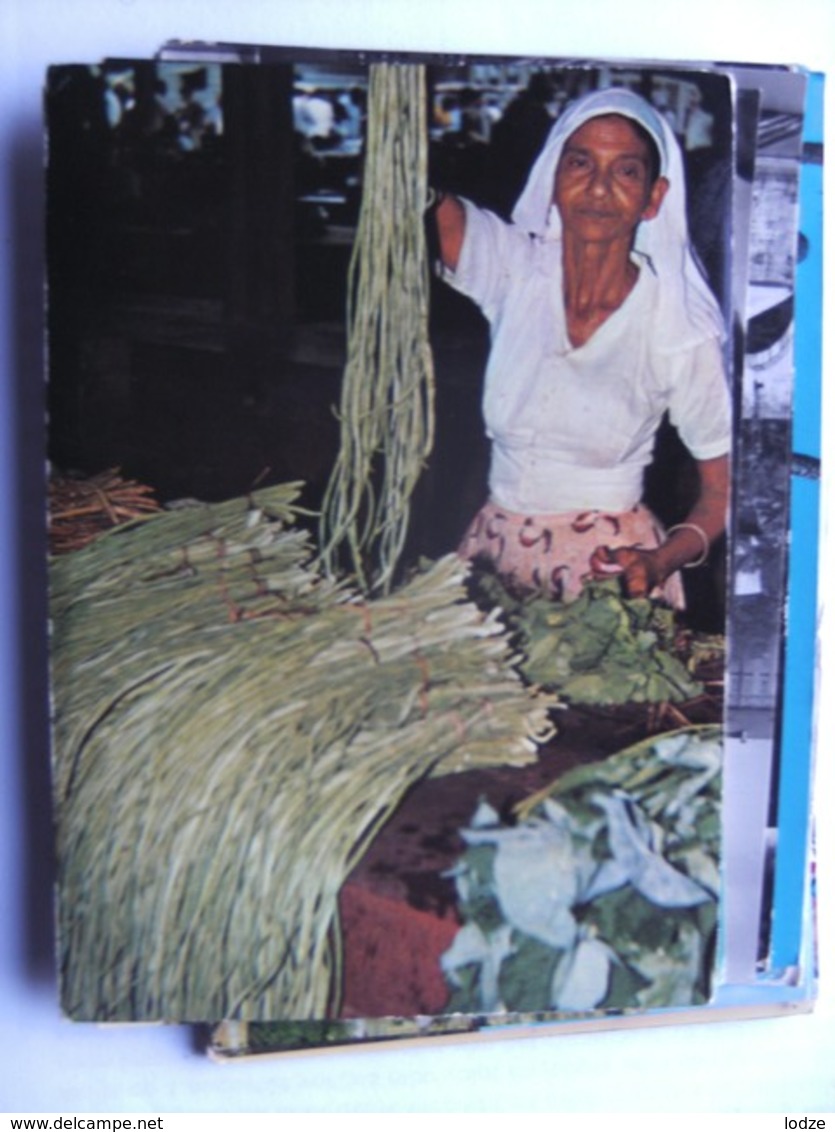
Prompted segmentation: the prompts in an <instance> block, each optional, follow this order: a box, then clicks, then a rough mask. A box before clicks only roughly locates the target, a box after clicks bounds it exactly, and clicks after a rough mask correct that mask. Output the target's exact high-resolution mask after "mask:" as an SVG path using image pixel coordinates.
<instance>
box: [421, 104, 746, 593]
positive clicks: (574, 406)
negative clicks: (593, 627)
mask: <svg viewBox="0 0 835 1132" xmlns="http://www.w3.org/2000/svg"><path fill="white" fill-rule="evenodd" d="M436 219H437V225H438V236H439V241H440V253H441V263H442V274H443V276H444V278H445V279H446V280H447V281H448V282H449V283H450V284H451V285H452V286H453V287H455V288H456V289H458V290H459V291H461V292H462V293H464V294H465V295H467V296H469V297H470V298H471V299H473V300H474V301H475V302H476V303H477V304H478V305H479V306H480V307H481V309H482V311H483V312H484V314H485V316H486V317H487V319H488V320H489V322H490V328H491V352H490V358H489V362H488V366H487V373H486V377H485V389H484V397H483V411H484V418H485V422H486V426H487V434H488V436H489V438H490V440H491V462H490V476H489V489H490V495H489V500H488V502H487V503H486V504H485V506H484V507H483V508H482V509H481V510H480V511H479V513H478V514H477V515H476V517H475V519H474V520H473V522H472V524H471V526H470V528H469V530H468V531H467V533H466V535H465V538H464V541H463V543H462V546H461V552H462V553H463V554H464V555H466V556H468V557H475V556H487V557H488V558H490V559H491V560H492V561H493V562H494V563H495V565H496V568H497V570H498V572H499V573H500V574H501V575H503V576H505V577H506V579H507V580H509V581H510V582H511V583H512V584H515V585H516V586H517V587H522V588H527V589H536V590H544V591H546V592H550V593H551V594H553V595H554V596H556V597H562V598H565V599H570V598H572V597H574V596H576V595H577V593H579V591H580V589H581V587H582V585H583V583H584V581H585V580H586V579H587V578H589V577H601V576H606V575H610V574H620V575H622V576H623V579H624V584H625V588H626V591H627V593H629V594H630V595H631V596H642V595H646V594H649V593H656V594H663V595H664V596H665V597H666V599H667V600H668V601H669V602H670V603H671V604H673V605H675V606H678V607H681V606H682V605H683V591H682V586H681V579H680V575H679V574H678V570H679V568H680V567H682V566H688V565H697V564H698V563H700V562H702V561H704V559H705V558H706V557H707V554H708V551H709V549H710V545H711V543H712V542H713V541H714V540H715V539H716V538H717V537H718V536H719V535H720V534H721V532H722V531H723V529H724V526H725V519H726V508H727V497H728V463H729V461H728V452H729V448H730V412H729V398H728V391H727V382H726V378H725V369H724V363H723V351H722V339H723V322H722V317H721V314H720V311H719V308H718V305H717V303H716V300H715V299H714V297H713V295H712V294H711V292H710V289H709V287H708V285H707V283H706V282H705V279H704V277H703V275H702V273H701V271H700V269H699V266H698V264H697V263H696V260H695V258H694V254H693V252H692V250H691V246H690V242H689V238H688V233H687V221H686V215H685V186H684V178H683V171H682V159H681V153H680V150H679V148H678V143H677V142H676V139H675V136H674V135H673V133H672V131H671V130H670V127H669V125H668V124H667V123H666V121H664V120H663V119H662V118H661V117H660V116H659V115H657V114H656V113H655V111H654V110H653V109H652V107H650V106H649V105H648V104H647V103H646V102H645V101H644V100H643V99H642V98H640V97H638V96H637V95H635V94H632V93H631V92H630V91H626V90H621V89H614V90H608V91H599V92H596V93H594V94H591V95H588V96H586V97H585V98H582V99H580V100H578V101H577V102H576V103H574V104H573V105H572V106H570V107H569V108H568V109H567V110H566V111H565V113H564V114H563V115H562V116H561V117H560V118H559V120H558V121H557V123H556V124H555V126H554V128H553V130H552V131H551V134H550V136H549V137H548V139H547V140H546V143H545V145H544V147H543V150H542V152H541V154H540V155H539V157H538V159H537V161H536V162H535V164H534V166H533V169H532V171H531V174H530V177H529V179H528V182H527V185H526V186H525V188H524V190H523V192H522V194H521V196H520V198H519V200H518V202H517V204H516V207H515V209H514V211H513V217H512V219H513V222H512V223H510V224H508V223H506V222H504V221H503V220H500V219H499V218H498V217H497V216H495V215H493V214H492V213H490V212H486V211H483V210H481V209H478V208H476V207H475V206H474V205H473V204H472V203H470V202H469V201H465V200H462V199H459V198H456V197H453V196H446V195H445V196H442V198H441V199H440V202H439V204H438V206H437V209H436ZM665 413H669V417H670V420H671V421H672V423H673V425H674V426H675V427H676V428H677V430H678V432H679V435H680V436H681V438H682V440H683V442H684V444H685V445H686V447H687V448H688V449H689V451H690V452H691V453H692V455H693V457H694V458H695V460H696V463H697V467H698V472H699V494H698V498H697V500H696V502H695V504H694V506H693V508H692V510H691V511H690V513H689V514H688V515H686V516H684V517H683V520H682V522H680V523H679V524H677V525H676V526H674V527H671V528H670V529H669V530H668V531H667V532H666V533H665V532H664V531H663V529H662V528H661V526H660V524H659V523H658V521H657V520H656V519H655V517H654V516H653V515H652V514H651V513H650V512H649V510H648V509H647V508H646V507H645V506H644V504H643V503H642V502H641V497H642V493H643V474H644V469H645V468H646V466H647V465H648V464H649V463H650V461H651V459H652V455H653V447H654V442H655V435H656V432H657V429H658V427H659V424H660V423H661V420H662V417H663V416H664V414H665Z"/></svg>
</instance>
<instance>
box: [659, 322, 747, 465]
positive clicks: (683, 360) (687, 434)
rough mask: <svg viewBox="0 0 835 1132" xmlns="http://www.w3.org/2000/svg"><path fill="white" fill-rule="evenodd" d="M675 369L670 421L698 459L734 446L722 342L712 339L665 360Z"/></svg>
mask: <svg viewBox="0 0 835 1132" xmlns="http://www.w3.org/2000/svg"><path fill="white" fill-rule="evenodd" d="M665 362H666V364H667V365H669V366H670V367H671V369H672V372H671V374H670V376H671V379H672V387H671V392H670V402H669V409H670V420H671V421H672V423H673V424H674V425H675V427H676V429H677V430H678V433H679V436H680V437H681V439H682V441H683V442H684V444H685V445H686V446H687V448H688V449H689V451H690V452H691V453H692V455H693V456H694V457H695V459H697V460H712V459H715V458H716V457H718V456H724V455H726V454H727V453H728V452H729V451H730V449H731V405H730V395H729V392H728V383H727V380H726V377H725V364H724V360H723V356H722V347H721V344H720V343H719V342H718V341H717V340H715V339H709V340H707V341H705V342H702V343H700V344H699V345H697V346H694V347H693V348H692V349H691V350H688V351H686V352H683V353H681V354H679V355H668V356H667V358H666V359H665Z"/></svg>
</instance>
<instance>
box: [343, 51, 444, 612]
mask: <svg viewBox="0 0 835 1132" xmlns="http://www.w3.org/2000/svg"><path fill="white" fill-rule="evenodd" d="M426 173H427V133H426V92H425V68H424V67H422V66H418V65H414V64H410V65H405V64H400V63H394V64H387V63H379V64H375V65H374V66H372V67H371V71H370V79H369V97H368V135H367V140H366V153H365V165H364V171H363V195H362V205H361V209H360V215H359V222H358V226H357V234H356V239H355V241H354V248H353V253H352V257H351V263H350V267H349V276H348V314H347V323H348V348H347V362H346V366H345V372H344V375H343V379H342V391H341V400H340V406H339V421H340V430H341V433H340V450H339V454H338V456H337V460H336V464H335V466H334V469H333V473H332V475H331V479H330V482H329V485H328V490H327V494H326V497H325V502H324V505H323V517H322V525H321V542H322V547H323V562H324V565H325V569H326V570H327V571H328V572H330V573H336V572H338V569H339V567H340V565H342V564H345V565H347V566H348V567H349V568H350V569H351V570H352V571H353V572H354V573H355V575H356V577H357V579H358V582H359V584H360V586H361V587H362V588H363V590H365V591H366V592H369V591H375V592H379V591H383V592H389V590H390V588H391V585H392V582H393V579H394V575H395V570H396V567H397V563H398V560H399V557H400V555H401V552H402V550H403V544H404V542H405V538H406V533H407V527H408V521H409V504H410V499H411V496H412V492H413V491H414V488H415V485H416V483H417V480H418V478H419V476H420V473H421V470H422V467H423V463H424V461H425V460H426V458H427V457H428V455H429V453H430V452H431V450H432V443H433V431H434V374H433V363H432V353H431V350H430V347H429V338H428V330H427V324H428V311H429V269H428V261H427V256H426V246H425V244H426V242H425V231H424V210H425V207H426V194H427V189H426Z"/></svg>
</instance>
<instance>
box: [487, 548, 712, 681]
mask: <svg viewBox="0 0 835 1132" xmlns="http://www.w3.org/2000/svg"><path fill="white" fill-rule="evenodd" d="M473 588H474V593H475V595H476V598H475V600H476V601H480V602H484V603H485V604H488V605H489V604H493V605H496V606H498V607H499V608H500V609H501V610H502V612H503V614H504V616H505V618H506V620H507V622H508V625H509V626H510V628H511V630H512V631H513V632H514V634H515V644H516V646H517V648H518V650H519V652H520V654H521V659H520V662H519V671H520V672H521V673H522V675H523V676H524V677H525V679H526V680H528V681H529V682H530V683H531V684H535V685H538V686H540V687H543V688H547V689H548V690H549V691H555V692H558V693H559V694H560V695H561V696H562V697H564V698H565V699H566V700H569V701H572V702H574V703H584V704H626V703H665V702H666V703H681V702H683V701H685V700H689V699H692V698H693V697H694V696H698V695H701V693H702V692H703V690H704V689H703V687H702V685H701V684H700V683H699V682H698V681H697V680H696V679H694V677H693V676H692V675H691V673H690V672H688V670H687V668H686V667H685V665H684V664H682V663H681V661H680V660H679V659H678V658H677V657H676V656H675V655H674V654H673V652H672V645H673V641H674V637H675V615H674V613H673V611H672V610H671V609H669V608H668V607H666V606H663V605H661V604H660V603H659V602H656V601H651V600H650V599H648V598H625V597H623V596H622V594H621V593H620V587H619V584H618V582H617V581H615V580H611V581H602V582H589V583H588V584H587V585H586V586H585V587H584V589H583V591H582V593H581V594H580V595H579V597H577V598H576V599H575V600H574V601H571V602H560V601H555V600H553V599H552V598H550V597H545V596H540V595H536V594H534V595H528V596H523V597H517V596H515V595H514V594H512V593H510V592H509V591H508V590H507V589H506V587H505V586H504V585H503V583H502V582H501V580H500V579H499V578H498V577H497V576H496V575H495V573H491V572H489V571H487V570H482V569H477V570H476V571H475V572H474V575H473Z"/></svg>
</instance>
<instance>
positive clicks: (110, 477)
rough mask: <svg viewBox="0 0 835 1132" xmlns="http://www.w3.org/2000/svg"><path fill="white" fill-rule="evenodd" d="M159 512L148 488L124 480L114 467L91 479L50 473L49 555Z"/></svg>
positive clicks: (129, 480) (74, 546)
mask: <svg viewBox="0 0 835 1132" xmlns="http://www.w3.org/2000/svg"><path fill="white" fill-rule="evenodd" d="M159 509H160V505H159V503H158V502H157V501H156V499H155V498H154V494H153V491H152V489H151V488H150V487H147V486H146V485H145V484H141V483H137V481H136V480H131V479H124V478H123V476H122V475H121V473H120V470H119V469H118V468H111V469H109V470H108V471H106V472H100V473H99V474H98V475H94V476H69V475H62V474H60V473H59V472H53V473H52V475H51V476H50V479H49V549H50V553H51V554H65V553H67V552H68V551H71V550H79V549H80V548H81V547H82V546H86V545H87V543H89V542H92V540H93V539H94V538H96V537H97V536H98V535H100V534H101V533H102V531H106V530H109V529H111V528H112V527H116V526H119V525H120V524H121V523H125V522H129V521H130V520H133V519H140V518H142V517H143V516H145V515H149V514H153V513H154V512H155V511H159Z"/></svg>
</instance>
